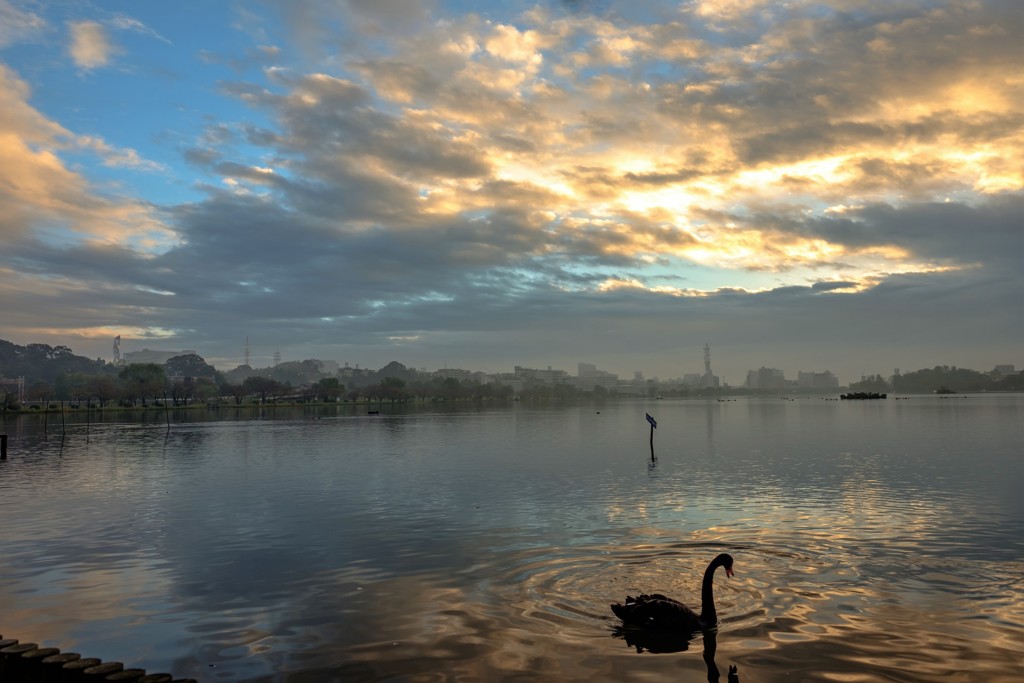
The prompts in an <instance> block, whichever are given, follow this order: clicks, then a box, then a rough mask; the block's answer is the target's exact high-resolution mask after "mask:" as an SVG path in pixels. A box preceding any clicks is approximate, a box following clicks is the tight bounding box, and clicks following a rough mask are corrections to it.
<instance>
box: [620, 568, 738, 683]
mask: <svg viewBox="0 0 1024 683" xmlns="http://www.w3.org/2000/svg"><path fill="white" fill-rule="evenodd" d="M719 567H723V568H724V569H725V575H726V576H727V577H731V576H732V575H733V559H732V556H731V555H729V554H728V553H722V554H721V555H719V556H718V557H716V558H715V559H713V560H711V562H710V563H709V564H708V567H707V569H706V570H704V578H703V580H702V581H701V591H700V597H701V605H700V613H699V614H698V613H697V612H694V611H693V610H692V609H690V608H689V607H687V606H686V605H684V604H683V603H681V602H679V601H678V600H674V599H673V598H670V597H668V596H666V595H661V594H660V593H652V594H650V595H647V594H641V595H638V596H636V597H635V598H634V597H633V596H626V600H625V602H621V603H619V602H616V603H614V604H612V605H611V609H612V612H614V613H615V616H617V617H619V618H620V619H621V620H622V626H621V627H619V628H617V629H616V630H615V631H614V632H613V635H615V636H617V637H620V638H624V639H625V641H626V643H627V644H628V645H631V646H633V647H635V648H636V651H637V652H638V653H639V652H644V651H645V650H646V651H647V652H652V653H666V652H682V651H683V650H686V649H687V648H688V647H689V645H690V639H691V638H693V636H694V634H696V633H697V631H701V632H703V634H704V661H705V663H706V664H707V666H708V681H710V682H711V683H717V681H718V679H719V676H720V674H719V671H718V667H717V666H716V665H715V650H716V649H717V645H718V641H717V638H718V631H717V626H718V612H717V610H716V609H715V596H714V586H713V581H714V576H715V570H716V569H718V568H719ZM729 681H730V682H731V681H739V676H738V675H737V674H736V671H735V667H729Z"/></svg>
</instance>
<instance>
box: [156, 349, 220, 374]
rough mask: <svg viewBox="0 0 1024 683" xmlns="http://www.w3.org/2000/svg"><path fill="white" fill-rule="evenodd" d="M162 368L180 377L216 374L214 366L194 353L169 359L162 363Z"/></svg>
mask: <svg viewBox="0 0 1024 683" xmlns="http://www.w3.org/2000/svg"><path fill="white" fill-rule="evenodd" d="M164 369H165V370H166V371H167V374H168V375H181V376H182V377H209V378H215V377H216V376H217V374H218V373H217V369H216V368H215V367H213V366H212V365H210V364H209V363H207V362H206V361H205V360H203V358H202V356H199V355H197V354H195V353H187V354H185V355H183V356H175V357H174V358H171V359H169V360H168V361H167V362H166V363H164Z"/></svg>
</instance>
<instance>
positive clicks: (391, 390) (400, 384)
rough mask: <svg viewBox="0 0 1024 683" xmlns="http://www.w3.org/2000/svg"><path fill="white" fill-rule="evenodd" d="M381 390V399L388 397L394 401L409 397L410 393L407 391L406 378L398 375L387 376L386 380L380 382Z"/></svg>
mask: <svg viewBox="0 0 1024 683" xmlns="http://www.w3.org/2000/svg"><path fill="white" fill-rule="evenodd" d="M380 390H381V391H380V398H379V399H378V400H379V401H383V400H384V399H388V400H390V401H391V402H392V403H394V402H395V401H404V400H406V399H407V398H408V394H407V393H406V392H405V380H404V379H400V378H398V377H385V378H384V381H383V382H381V383H380Z"/></svg>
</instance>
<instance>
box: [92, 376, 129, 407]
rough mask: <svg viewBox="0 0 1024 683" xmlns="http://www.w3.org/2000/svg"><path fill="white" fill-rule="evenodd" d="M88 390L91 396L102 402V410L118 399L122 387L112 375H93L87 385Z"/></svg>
mask: <svg viewBox="0 0 1024 683" xmlns="http://www.w3.org/2000/svg"><path fill="white" fill-rule="evenodd" d="M86 389H87V391H88V392H89V395H90V396H92V397H94V398H95V399H96V400H97V401H99V402H100V408H105V407H106V405H107V404H108V403H110V402H111V401H112V400H114V399H115V398H117V395H118V393H120V391H121V385H120V384H118V382H117V380H116V379H114V378H113V377H111V376H110V375H93V376H92V377H91V378H89V381H88V382H87V383H86Z"/></svg>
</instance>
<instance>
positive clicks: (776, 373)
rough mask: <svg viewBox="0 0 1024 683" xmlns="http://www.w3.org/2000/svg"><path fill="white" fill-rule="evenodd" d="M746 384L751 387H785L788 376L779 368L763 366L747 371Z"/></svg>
mask: <svg viewBox="0 0 1024 683" xmlns="http://www.w3.org/2000/svg"><path fill="white" fill-rule="evenodd" d="M746 386H747V388H749V389H784V388H785V387H786V378H785V376H784V375H783V374H782V370H779V369H778V368H766V367H761V368H759V369H757V370H748V371H747V382H746Z"/></svg>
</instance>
